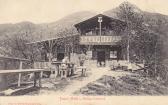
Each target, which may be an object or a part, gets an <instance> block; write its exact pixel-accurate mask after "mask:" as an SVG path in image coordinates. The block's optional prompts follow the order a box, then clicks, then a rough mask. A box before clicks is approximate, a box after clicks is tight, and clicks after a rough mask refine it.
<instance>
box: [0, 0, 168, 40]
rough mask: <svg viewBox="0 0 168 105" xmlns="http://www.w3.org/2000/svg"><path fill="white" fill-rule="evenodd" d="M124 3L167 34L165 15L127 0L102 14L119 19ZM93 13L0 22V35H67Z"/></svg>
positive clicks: (41, 37) (36, 36)
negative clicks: (38, 21)
mask: <svg viewBox="0 0 168 105" xmlns="http://www.w3.org/2000/svg"><path fill="white" fill-rule="evenodd" d="M125 4H126V5H128V6H129V7H130V8H131V10H132V11H133V12H136V13H138V14H141V15H143V17H144V20H145V23H146V24H150V25H153V26H156V27H157V26H158V24H156V22H160V27H162V30H163V31H162V32H164V33H163V34H166V35H167V33H168V31H167V30H168V16H167V15H162V14H158V13H149V12H146V11H142V10H141V9H139V8H138V7H137V6H136V5H134V4H131V3H129V2H123V3H122V4H120V5H119V6H118V7H116V8H114V9H111V10H108V11H105V12H104V13H103V14H105V15H107V16H110V17H113V18H118V19H120V18H119V17H118V15H117V14H118V13H119V12H120V8H121V7H122V6H123V5H125ZM94 15H96V13H94V12H90V11H81V12H77V13H73V14H71V15H68V16H66V17H64V18H62V19H60V20H58V21H55V22H52V23H45V24H34V23H31V22H27V21H26V22H21V23H16V24H0V36H4V35H9V36H12V35H23V34H24V35H26V36H28V37H32V39H34V40H41V39H48V38H54V37H58V36H63V35H65V34H67V35H71V34H76V33H77V31H76V29H75V28H74V26H73V25H74V24H76V23H79V22H81V21H83V20H86V19H88V18H90V17H92V16H94Z"/></svg>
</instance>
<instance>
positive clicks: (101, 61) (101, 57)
mask: <svg viewBox="0 0 168 105" xmlns="http://www.w3.org/2000/svg"><path fill="white" fill-rule="evenodd" d="M97 64H98V66H100V67H102V66H105V51H98V52H97Z"/></svg>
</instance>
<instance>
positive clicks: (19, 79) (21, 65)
mask: <svg viewBox="0 0 168 105" xmlns="http://www.w3.org/2000/svg"><path fill="white" fill-rule="evenodd" d="M22 67H23V62H22V61H20V64H19V69H20V70H22ZM21 76H22V74H21V73H19V77H18V87H20V85H21Z"/></svg>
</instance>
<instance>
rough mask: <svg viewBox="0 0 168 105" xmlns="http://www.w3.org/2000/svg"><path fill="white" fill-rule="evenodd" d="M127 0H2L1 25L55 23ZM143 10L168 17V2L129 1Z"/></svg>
mask: <svg viewBox="0 0 168 105" xmlns="http://www.w3.org/2000/svg"><path fill="white" fill-rule="evenodd" d="M124 1H126V0H0V24H3V23H17V22H22V21H30V22H33V23H48V22H54V21H57V20H58V19H61V18H63V17H64V16H66V15H69V14H72V13H75V12H79V11H93V12H97V13H102V12H103V11H106V10H109V9H112V8H115V7H117V6H119V4H121V3H122V2H124ZM127 1H128V2H130V3H132V4H135V5H136V6H137V7H139V8H140V9H141V10H144V11H148V12H157V13H161V14H165V15H168V6H167V3H168V0H127Z"/></svg>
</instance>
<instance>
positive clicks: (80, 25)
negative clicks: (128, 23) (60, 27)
mask: <svg viewBox="0 0 168 105" xmlns="http://www.w3.org/2000/svg"><path fill="white" fill-rule="evenodd" d="M98 17H102V18H103V22H102V24H103V23H104V24H107V23H108V24H110V23H111V22H117V23H119V24H121V23H122V24H125V22H124V21H121V20H119V19H115V18H112V17H109V16H106V15H103V14H98V15H96V16H94V17H91V18H89V19H87V20H85V21H82V22H80V23H77V24H75V25H74V26H75V27H76V28H85V27H88V26H89V27H94V26H96V25H98Z"/></svg>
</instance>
